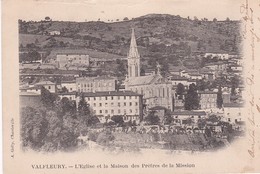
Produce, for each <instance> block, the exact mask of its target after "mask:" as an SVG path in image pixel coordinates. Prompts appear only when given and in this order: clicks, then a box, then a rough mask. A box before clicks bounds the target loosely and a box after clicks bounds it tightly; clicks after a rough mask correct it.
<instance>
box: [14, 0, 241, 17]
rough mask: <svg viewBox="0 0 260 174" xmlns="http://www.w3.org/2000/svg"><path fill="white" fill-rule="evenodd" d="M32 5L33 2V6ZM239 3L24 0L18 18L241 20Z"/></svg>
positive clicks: (234, 0)
mask: <svg viewBox="0 0 260 174" xmlns="http://www.w3.org/2000/svg"><path fill="white" fill-rule="evenodd" d="M32 2H33V3H32ZM240 5H241V1H240V0H34V1H31V0H25V1H24V3H23V4H22V6H23V7H22V8H19V9H18V10H19V18H20V19H23V20H42V19H44V18H45V17H46V16H49V17H51V18H52V19H53V20H63V21H79V22H83V21H85V20H87V21H92V20H93V21H96V20H98V18H100V19H101V21H105V22H107V20H108V19H109V20H114V21H115V20H116V19H120V20H122V19H123V18H124V17H128V18H129V19H131V18H134V17H139V16H143V15H146V14H151V13H158V14H171V15H180V16H181V17H185V18H186V17H187V16H190V18H191V19H193V17H194V16H197V17H198V18H199V19H201V18H204V17H205V18H208V19H209V20H212V19H213V18H214V17H216V18H217V19H218V20H224V19H226V18H227V17H229V18H230V19H232V20H238V19H240V18H241V17H240Z"/></svg>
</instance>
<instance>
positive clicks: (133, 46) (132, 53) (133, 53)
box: [128, 28, 140, 58]
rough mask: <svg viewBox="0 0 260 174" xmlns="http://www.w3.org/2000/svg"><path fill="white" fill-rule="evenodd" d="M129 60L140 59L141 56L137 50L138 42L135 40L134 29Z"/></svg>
mask: <svg viewBox="0 0 260 174" xmlns="http://www.w3.org/2000/svg"><path fill="white" fill-rule="evenodd" d="M128 57H129V58H133V57H134V58H139V57H140V55H139V53H138V50H137V44H136V40H135V30H134V28H132V35H131V43H130V49H129V54H128Z"/></svg>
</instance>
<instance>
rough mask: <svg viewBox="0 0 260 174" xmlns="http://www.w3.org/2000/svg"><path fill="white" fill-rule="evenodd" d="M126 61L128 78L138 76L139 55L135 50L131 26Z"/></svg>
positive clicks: (133, 32)
mask: <svg viewBox="0 0 260 174" xmlns="http://www.w3.org/2000/svg"><path fill="white" fill-rule="evenodd" d="M127 63H128V78H132V77H139V76H140V55H139V53H138V50H137V44H136V40H135V31H134V28H132V35H131V43H130V49H129V53H128V56H127Z"/></svg>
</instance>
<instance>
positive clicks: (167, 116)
mask: <svg viewBox="0 0 260 174" xmlns="http://www.w3.org/2000/svg"><path fill="white" fill-rule="evenodd" d="M173 121H174V118H173V117H172V116H171V111H170V110H169V109H166V110H165V122H164V124H167V125H168V124H171V123H173Z"/></svg>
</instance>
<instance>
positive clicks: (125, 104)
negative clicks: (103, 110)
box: [93, 102, 138, 107]
mask: <svg viewBox="0 0 260 174" xmlns="http://www.w3.org/2000/svg"><path fill="white" fill-rule="evenodd" d="M134 104H135V106H138V102H129V103H128V105H127V102H124V103H122V105H121V103H120V102H118V103H117V106H119V107H120V106H133V105H134ZM97 105H98V106H99V107H102V103H99V104H97V103H93V106H94V107H96V106H97ZM104 106H108V103H105V104H104ZM110 106H115V105H114V103H110Z"/></svg>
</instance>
